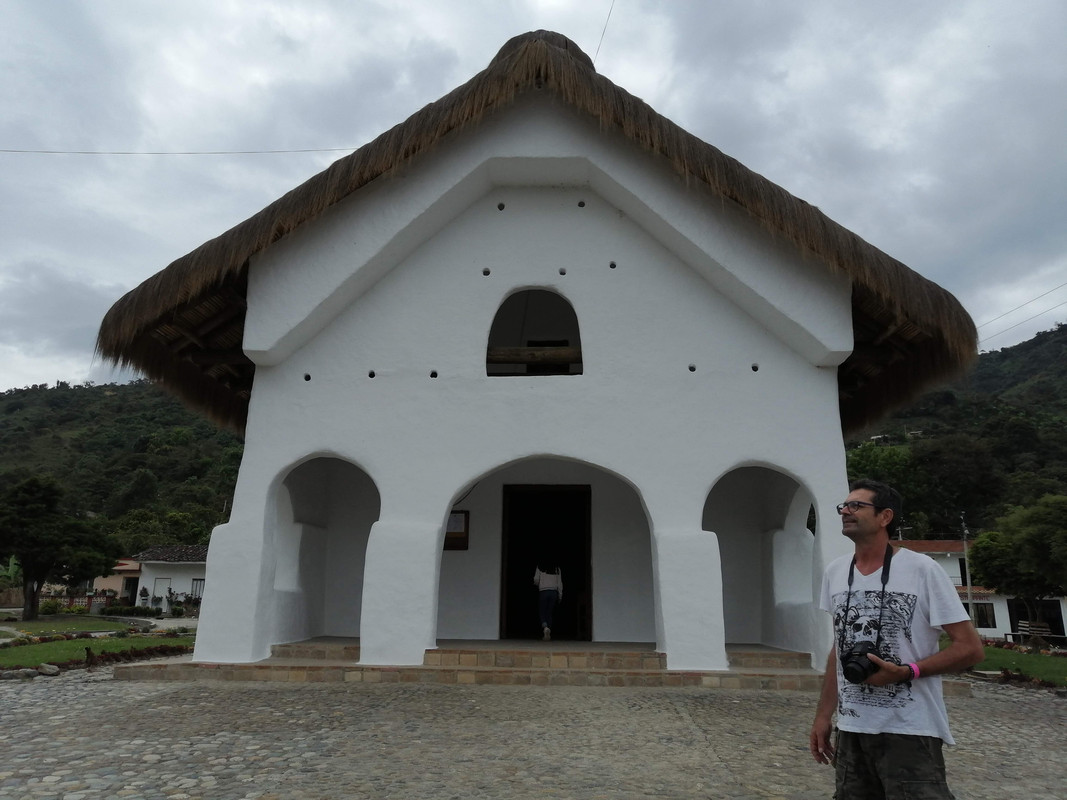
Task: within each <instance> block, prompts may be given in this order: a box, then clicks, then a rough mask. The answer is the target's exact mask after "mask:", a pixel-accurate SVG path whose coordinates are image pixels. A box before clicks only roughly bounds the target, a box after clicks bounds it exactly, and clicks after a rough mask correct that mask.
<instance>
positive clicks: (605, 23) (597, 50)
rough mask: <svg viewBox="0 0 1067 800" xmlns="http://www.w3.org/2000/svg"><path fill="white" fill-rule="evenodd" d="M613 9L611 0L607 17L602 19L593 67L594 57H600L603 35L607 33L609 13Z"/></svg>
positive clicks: (613, 0) (613, 1) (612, 0)
mask: <svg viewBox="0 0 1067 800" xmlns="http://www.w3.org/2000/svg"><path fill="white" fill-rule="evenodd" d="M614 8H615V0H611V5H610V6H608V15H607V17H605V18H604V30H602V31H601V32H600V41H599V42H597V45H596V52H595V53H593V66H594V67H595V66H596V57H597V56H598V55H600V45H602V44H604V34H605V33H607V32H608V20H610V19H611V12H612V10H613V9H614Z"/></svg>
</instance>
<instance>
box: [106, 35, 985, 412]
mask: <svg viewBox="0 0 1067 800" xmlns="http://www.w3.org/2000/svg"><path fill="white" fill-rule="evenodd" d="M528 92H542V93H543V92H551V93H553V94H554V95H555V96H556V97H557V98H558V99H559V100H560V101H561V102H563V103H565V104H567V105H568V106H570V107H571V108H573V109H574V110H575V111H576V112H578V113H580V114H583V115H586V116H588V117H590V118H592V119H593V120H595V121H596V122H597V123H598V124H599V126H600V128H601V129H602V130H605V131H615V132H618V133H620V134H622V135H623V136H624V137H626V138H627V139H629V140H630V141H631V142H633V143H634V144H635V145H637V146H638V147H640V148H642V149H644V150H646V151H648V152H649V153H653V154H656V155H658V156H660V157H662V158H663V159H664V160H665V163H667V164H669V165H670V166H671V168H673V169H674V170H675V171H676V172H677V173H678V174H679V175H681V176H683V177H684V178H685V179H686V180H687V181H688V182H690V183H693V182H699V183H700V184H703V185H704V187H705V189H707V190H710V191H711V192H712V193H714V194H717V195H718V196H720V197H721V198H722V200H723V201H728V202H731V203H734V204H736V205H737V206H738V207H740V208H741V209H743V210H744V211H745V212H747V213H748V214H749V215H751V216H752V217H753V218H755V219H756V220H758V221H759V222H760V223H761V224H762V225H763V226H765V227H766V228H767V230H768V231H769V232H771V233H773V235H775V236H777V237H783V238H785V239H786V240H788V241H791V242H793V243H794V244H795V245H796V247H797V248H798V250H799V251H800V252H802V253H804V254H805V256H806V257H808V258H814V259H817V260H818V261H820V262H821V263H823V264H825V266H826V268H827V269H828V270H830V271H832V272H834V273H843V274H844V275H846V276H847V277H848V278H849V280H850V281H851V283H852V303H853V320H854V323H853V325H854V328H855V352H853V354H852V355H851V356H850V357H849V358H848V360H846V361H845V363H844V364H842V365H841V366H840V367H839V369H838V384H839V389H840V398H841V414H842V424H843V426H844V428H845V430H846V431H848V430H855V429H857V428H859V427H862V426H863V425H865V424H867V423H869V422H871V421H873V420H875V419H877V418H878V417H879V416H882V415H884V414H885V413H886V412H887V411H889V410H891V409H892V408H894V407H897V406H899V405H902V404H904V403H907V402H908V401H909V400H911V399H913V398H914V397H916V396H917V395H918V394H920V393H921V392H922V391H923V390H924V389H926V388H928V387H929V386H930V385H932V384H933V383H936V382H939V381H943V380H947V379H949V378H951V377H953V376H954V375H956V374H958V373H960V372H961V371H963V370H964V369H965V368H966V366H967V365H968V364H969V363H970V362H971V361H972V360H973V359H974V358H975V356H976V354H977V342H976V339H977V337H976V333H975V328H974V323H973V322H972V320H971V318H970V317H969V316H968V315H967V312H966V311H964V309H963V307H962V306H961V305H960V304H959V302H958V301H957V300H956V299H955V298H954V297H953V296H952V295H951V294H949V293H948V292H946V291H945V290H944V289H942V288H941V287H939V286H937V285H936V284H934V283H932V282H930V281H928V280H926V279H924V278H922V277H921V276H920V275H918V274H916V273H915V272H913V271H912V270H910V269H909V268H908V267H906V266H905V265H904V264H902V263H900V262H899V261H897V260H896V259H893V258H891V257H890V256H888V255H886V254H885V253H883V252H882V251H881V250H879V249H877V248H876V247H873V246H872V245H870V244H868V243H867V242H865V241H863V239H861V238H860V237H858V236H856V235H855V234H853V233H851V232H850V231H848V230H846V229H845V228H843V227H841V226H840V225H838V224H837V223H836V222H834V221H833V220H831V219H829V218H828V217H826V216H825V215H824V214H823V213H822V212H821V211H819V209H817V208H815V207H814V206H811V205H809V204H808V203H805V202H804V201H803V200H800V199H798V198H796V197H794V196H793V195H791V194H790V193H789V192H787V191H785V190H784V189H782V188H781V187H780V186H778V185H776V184H774V183H772V182H771V181H769V180H767V179H766V178H764V177H762V176H761V175H758V174H756V173H754V172H752V171H751V170H749V169H748V168H747V167H745V166H744V165H742V164H741V163H739V162H738V161H736V160H734V159H733V158H730V157H729V156H727V155H724V154H723V153H722V152H720V151H719V150H718V149H716V148H715V147H713V146H711V145H710V144H707V143H706V142H703V141H701V140H700V139H698V138H697V137H695V136H693V135H692V134H689V133H687V132H686V131H684V130H682V129H681V128H680V127H678V126H677V125H675V124H674V123H672V122H671V121H670V120H668V119H666V118H665V117H662V116H660V115H659V114H657V113H656V112H655V111H654V110H653V109H652V108H651V107H650V106H648V105H647V104H646V103H645V102H643V101H642V100H640V99H638V98H636V97H634V96H633V95H631V94H629V93H628V92H626V91H624V90H623V89H621V88H619V87H618V86H616V85H615V84H613V83H612V82H611V81H609V80H608V79H607V78H604V77H603V76H601V75H598V74H597V73H596V71H595V70H594V68H593V64H592V61H591V60H590V59H589V57H588V56H587V55H586V54H585V53H583V52H582V51H581V50H580V49H579V48H578V47H577V46H576V45H575V44H574V43H573V42H571V41H570V40H568V39H567V38H566V37H564V36H562V35H560V34H558V33H552V32H550V31H536V32H533V33H527V34H523V35H521V36H516V37H515V38H513V39H511V40H510V41H509V42H507V43H506V44H505V45H504V46H503V47H502V48H501V49H500V52H499V53H498V54H497V56H496V57H495V58H494V59H493V60H492V62H491V63H490V64H489V66H488V67H487V68H486V69H485V70H483V71H482V72H480V73H479V74H477V75H475V76H474V77H473V78H472V79H471V80H469V81H468V82H467V83H465V84H463V85H462V86H460V87H459V88H457V89H455V90H454V91H452V92H450V93H449V94H447V95H446V96H444V97H443V98H441V99H440V100H438V101H436V102H434V103H430V104H429V105H428V106H426V107H425V108H423V109H421V110H420V111H418V112H417V113H415V114H413V115H412V116H411V117H409V118H408V119H407V120H405V121H404V122H402V123H400V124H399V125H397V126H396V127H394V128H393V129H391V130H389V131H386V132H385V133H383V134H382V135H381V136H379V137H378V138H377V139H375V140H374V141H372V142H370V143H369V144H367V145H365V146H363V147H361V148H360V149H359V150H357V151H356V152H354V153H352V154H351V155H348V156H346V157H344V158H341V159H339V160H338V161H336V162H334V163H333V164H332V165H331V166H330V167H329V168H327V169H326V170H324V171H323V172H320V173H319V174H318V175H315V176H314V177H313V178H311V179H310V180H308V181H306V182H305V183H303V184H302V185H300V186H298V187H297V188H295V189H293V190H292V191H290V192H289V193H288V194H286V195H284V196H283V197H281V198H279V199H278V200H276V201H275V202H273V203H271V204H270V205H269V206H267V207H266V208H264V209H263V210H262V211H260V212H259V213H257V214H255V215H254V216H252V217H250V218H248V219H247V220H245V221H244V222H242V223H240V224H238V225H236V226H234V227H233V228H231V229H230V230H228V231H226V232H225V233H223V234H222V235H221V236H218V237H216V238H214V239H212V240H210V241H208V242H205V243H204V244H202V245H200V247H198V248H196V249H195V250H193V251H192V252H191V253H189V254H187V255H185V256H183V257H182V258H179V259H178V260H177V261H175V262H174V263H172V264H171V265H170V266H168V267H167V268H166V269H164V270H163V271H161V272H159V273H157V274H155V275H153V276H152V277H151V278H149V279H148V280H146V281H145V282H144V283H142V284H141V285H140V286H138V287H137V288H136V289H134V290H133V291H131V292H129V293H127V294H126V295H125V296H124V297H122V298H121V299H120V300H119V301H118V302H117V303H115V305H114V306H112V308H111V310H110V311H109V312H108V314H107V316H106V317H105V318H104V321H103V324H102V325H101V327H100V334H99V337H98V339H97V350H98V352H99V353H100V354H101V355H103V356H104V357H105V358H107V359H108V360H110V361H112V362H115V363H118V364H122V365H124V366H133V367H135V368H137V369H138V370H140V371H141V372H143V373H144V374H145V375H147V376H148V377H150V378H152V379H154V380H157V381H159V382H161V383H162V384H163V385H164V386H165V387H166V388H168V389H169V390H171V391H172V392H174V393H175V394H177V395H179V396H180V397H182V398H183V399H184V400H185V401H186V402H187V403H189V404H190V405H192V406H194V407H196V408H198V409H200V410H202V411H204V412H205V413H207V414H208V415H209V416H211V417H212V418H214V419H215V420H216V421H218V422H220V423H223V424H226V425H229V426H231V427H233V428H236V429H238V430H240V429H242V428H243V427H244V421H245V416H246V414H247V409H248V399H249V394H250V392H251V387H252V378H253V374H254V370H255V366H254V364H253V363H252V362H251V361H250V360H249V359H248V358H247V357H246V356H245V355H244V353H243V352H242V351H241V345H242V339H243V332H244V319H245V310H246V305H245V292H246V287H247V277H248V264H249V259H250V258H251V257H252V256H253V255H255V254H256V253H259V252H261V251H262V250H264V249H266V248H267V247H269V246H270V245H271V243H272V242H275V241H277V240H278V239H279V238H281V237H282V236H285V235H286V234H287V233H290V232H292V231H293V230H295V229H297V228H299V227H300V226H301V225H303V224H304V223H307V222H309V221H311V220H314V219H316V218H317V217H318V216H319V215H321V214H322V213H323V212H324V211H325V210H326V209H328V208H329V207H330V206H332V205H334V204H335V203H338V202H340V201H341V200H343V199H345V198H346V197H348V196H349V195H351V194H352V193H353V192H356V191H358V190H359V189H360V188H361V187H363V186H365V185H366V184H368V183H369V182H370V181H373V180H375V179H376V178H382V177H384V176H388V175H389V174H390V173H391V172H392V171H394V170H396V169H397V168H399V167H401V166H403V165H405V164H407V163H410V162H411V161H412V160H414V159H417V158H420V157H421V156H423V155H424V154H425V153H426V152H428V151H430V150H431V149H433V148H434V146H435V145H437V144H438V143H439V142H440V141H441V140H442V139H444V138H445V137H447V136H449V135H450V134H453V133H455V132H456V131H460V130H463V129H464V128H468V127H471V126H474V125H477V124H478V123H479V122H480V121H482V120H484V119H485V118H486V117H488V116H489V115H490V114H492V113H494V112H496V111H497V110H499V109H503V108H507V107H508V106H510V105H512V104H513V103H514V102H515V101H516V99H517V98H519V97H520V96H521V95H524V94H526V93H528Z"/></svg>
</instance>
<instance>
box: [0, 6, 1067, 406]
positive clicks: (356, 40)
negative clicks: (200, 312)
mask: <svg viewBox="0 0 1067 800" xmlns="http://www.w3.org/2000/svg"><path fill="white" fill-rule="evenodd" d="M609 9H610V17H609ZM605 21H607V26H606V29H605ZM538 28H547V29H550V30H555V31H558V32H560V33H562V34H564V35H566V36H568V37H570V38H571V39H572V40H574V41H575V42H576V43H577V44H578V45H579V46H580V47H581V48H582V49H583V50H585V51H586V52H587V53H588V54H589V56H590V57H593V56H594V55H596V68H597V71H598V72H600V73H601V74H603V75H605V76H607V77H608V78H610V79H611V80H612V81H614V82H615V83H616V84H618V85H620V86H622V87H623V88H624V89H626V90H627V91H629V92H631V93H632V94H635V95H637V96H638V97H641V98H643V99H644V100H645V101H647V102H648V103H649V104H650V105H651V106H652V107H653V108H655V109H656V110H657V111H658V112H660V113H661V114H663V115H665V116H667V117H669V118H670V119H672V120H673V121H674V122H676V123H678V124H679V125H681V126H682V127H683V128H685V129H686V130H688V131H690V132H691V133H693V134H695V135H697V136H699V137H700V138H702V139H704V140H705V141H707V142H710V143H711V144H713V145H715V146H716V147H718V148H719V149H721V150H722V151H724V152H725V153H727V154H728V155H731V156H733V157H735V158H737V159H738V160H740V161H741V162H742V163H744V164H745V165H746V166H748V167H750V168H751V169H753V170H755V171H756V172H759V173H761V174H762V175H764V176H766V177H767V178H769V179H771V180H772V181H774V182H775V183H778V184H779V185H781V186H783V187H785V188H786V189H788V190H789V191H790V192H792V193H793V194H795V195H797V196H798V197H801V198H803V199H804V200H807V201H808V202H809V203H812V204H814V205H817V206H819V207H820V208H821V209H822V210H823V211H824V212H826V213H827V214H828V215H829V216H830V217H832V218H833V219H835V220H836V221H838V222H840V223H841V224H843V225H844V226H845V227H847V228H849V229H851V230H853V231H855V232H856V233H858V234H859V235H860V236H862V237H863V238H865V239H867V240H868V241H869V242H871V243H872V244H874V245H876V246H878V247H880V248H881V249H883V250H885V251H886V252H888V253H889V254H890V255H892V256H894V257H896V258H898V259H900V260H901V261H903V262H904V263H905V264H907V265H908V266H910V267H911V268H912V269H914V270H916V271H917V272H919V273H920V274H922V275H924V276H925V277H927V278H930V279H931V280H933V281H935V282H937V283H939V284H940V285H942V286H944V287H945V288H946V289H948V290H949V291H951V292H952V293H954V294H955V295H956V297H958V298H959V299H960V301H961V302H962V303H963V304H964V306H965V307H966V308H967V309H968V311H970V313H971V315H972V316H973V317H974V319H975V322H976V323H977V324H978V325H979V326H980V327H979V334H980V336H981V338H982V342H981V344H980V349H983V350H996V349H999V348H1002V347H1007V346H1009V345H1012V344H1016V343H1018V342H1020V341H1023V340H1025V339H1028V338H1030V337H1032V336H1033V335H1034V334H1035V333H1036V332H1038V331H1041V330H1048V329H1050V328H1053V327H1054V326H1055V324H1056V323H1058V322H1063V321H1067V146H1065V142H1067V47H1065V46H1064V34H1065V32H1067V3H1065V2H1063V0H1025V2H1022V1H1021V0H1010V1H1008V2H994V1H993V0H976V1H975V2H929V0H922V1H921V2H910V1H902V0H897V2H894V3H856V2H854V0H838V1H836V2H835V1H832V0H825V1H822V0H805V2H795V0H779V1H776V2H770V1H764V2H760V1H759V0H717V1H715V2H713V1H712V0H692V1H691V2H690V1H689V0H660V2H652V0H616V1H615V4H614V7H613V8H612V3H611V0H582V1H581V2H569V1H568V0H542V1H541V2H537V1H536V0H379V1H378V2H369V1H364V0H293V2H269V1H268V0H257V2H242V1H241V0H202V1H201V0H181V2H172V3H164V2H133V1H132V0H92V2H89V1H88V0H85V2H71V1H69V0H67V1H64V0H48V1H47V2H42V1H41V0H0V75H2V76H3V79H2V80H0V390H3V389H7V388H13V387H22V386H26V385H29V384H34V383H54V382H55V381H57V380H67V381H72V382H81V381H84V380H87V379H92V380H95V381H97V382H104V381H108V380H112V379H114V377H115V375H113V373H112V372H111V370H110V368H109V367H107V366H106V365H103V364H100V363H98V362H97V363H94V362H93V344H94V340H95V337H96V331H97V328H98V327H99V324H100V320H101V318H102V317H103V315H104V313H105V312H106V311H107V309H108V308H109V307H110V305H111V304H112V303H113V302H114V301H115V300H117V299H118V298H119V297H120V296H121V295H122V294H123V293H125V292H126V291H128V290H129V289H131V288H133V287H134V286H136V285H137V284H139V283H140V282H141V281H143V280H144V279H145V278H147V277H149V276H150V275H152V274H153V273H155V272H157V271H158V270H160V269H162V268H164V267H165V266H166V265H167V264H169V263H170V262H171V261H173V260H174V259H176V258H178V257H180V256H182V255H184V254H185V253H187V252H189V251H190V250H191V249H193V248H194V247H196V246H197V245H199V244H200V243H202V242H204V241H206V240H207V239H210V238H212V237H214V236H216V235H218V234H219V233H222V232H223V231H225V230H226V229H228V228H229V227H231V226H232V225H234V224H236V223H238V222H240V221H241V220H243V219H245V218H247V217H248V216H250V215H252V214H253V213H255V212H256V211H258V210H259V209H260V208H262V207H263V206H265V205H267V204H268V203H269V202H271V201H272V200H274V199H276V198H277V197H279V196H280V195H282V194H283V193H284V192H286V191H288V190H289V189H291V188H293V187H294V186H296V185H297V184H299V183H300V182H302V181H303V180H305V179H306V178H308V177H310V176H311V175H313V174H314V173H316V172H318V171H320V170H321V169H323V168H324V167H326V166H327V165H328V164H330V163H331V162H333V161H334V160H336V159H338V158H340V157H342V156H344V155H346V154H347V153H348V152H351V150H353V149H355V148H357V147H359V146H361V145H363V144H365V143H366V142H367V141H369V140H370V139H372V138H373V137H374V136H376V135H377V134H378V133H380V132H382V131H384V130H385V129H387V128H389V127H391V126H393V125H394V124H396V123H397V122H399V121H401V120H402V119H404V118H406V117H407V116H408V115H410V114H411V113H413V112H414V111H416V110H418V109H419V108H421V107H422V106H423V105H425V104H426V103H428V102H431V101H433V100H436V99H438V98H439V97H441V96H442V95H444V94H445V93H446V92H448V91H449V90H451V89H452V88H454V87H456V86H458V85H459V84H461V83H463V82H464V81H466V80H467V79H468V78H470V77H471V76H473V75H474V74H475V73H476V72H478V71H480V70H481V69H483V68H484V67H485V66H486V65H487V64H488V63H489V61H490V60H491V59H492V57H493V56H494V55H495V54H496V52H497V50H498V49H499V48H500V46H501V45H502V44H503V43H504V42H505V41H506V40H507V39H509V38H510V37H512V36H514V35H516V34H519V33H523V32H525V31H530V30H536V29H538ZM602 34H603V39H601V37H602ZM598 49H599V53H598ZM331 149H333V150H332V151H331ZM266 150H275V151H276V150H304V151H307V150H311V151H317V152H292V153H282V154H278V153H274V154H264V153H258V154H234V153H232V152H229V151H266ZM27 151H61V152H60V153H59V154H47V153H40V152H27ZM73 151H91V152H92V153H93V154H78V153H76V152H73ZM219 151H223V152H224V153H225V154H222V155H209V154H206V153H209V152H219ZM128 153H134V154H128ZM1024 304H1025V305H1024ZM1001 315H1003V316H1001ZM998 317H999V318H998Z"/></svg>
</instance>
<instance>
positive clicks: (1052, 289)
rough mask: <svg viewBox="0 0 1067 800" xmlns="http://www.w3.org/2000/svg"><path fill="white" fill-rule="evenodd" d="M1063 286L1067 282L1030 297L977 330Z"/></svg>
mask: <svg viewBox="0 0 1067 800" xmlns="http://www.w3.org/2000/svg"><path fill="white" fill-rule="evenodd" d="M1064 286H1067V282H1065V283H1061V284H1060V285H1059V286H1053V287H1052V288H1051V289H1049V290H1048V291H1047V292H1044V293H1042V294H1039V295H1038V296H1037V297H1031V298H1030V299H1029V300H1027V301H1026V302H1025V303H1023V304H1022V305H1018V306H1015V308H1013V309H1012V310H1011V311H1005V312H1004V313H1003V314H1001V315H1000V316H998V317H993V319H991V320H987V321H986V322H983V323H982V324H981V325H979V326H978V327H979V328H984V327H985V326H986V325H988V324H989V323H990V322H996V321H997V320H998V319H1000V317H1006V316H1008V314H1010V313H1011V312H1012V311H1018V310H1019V309H1020V308H1022V307H1023V306H1028V305H1030V304H1031V303H1032V302H1034V300H1040V299H1041V298H1042V297H1044V296H1045V295H1046V294H1052V293H1053V292H1054V291H1056V290H1057V289H1062V288H1063V287H1064ZM1049 310H1050V311H1051V310H1052V309H1049ZM1038 316H1041V314H1038ZM1031 319H1032V318H1031Z"/></svg>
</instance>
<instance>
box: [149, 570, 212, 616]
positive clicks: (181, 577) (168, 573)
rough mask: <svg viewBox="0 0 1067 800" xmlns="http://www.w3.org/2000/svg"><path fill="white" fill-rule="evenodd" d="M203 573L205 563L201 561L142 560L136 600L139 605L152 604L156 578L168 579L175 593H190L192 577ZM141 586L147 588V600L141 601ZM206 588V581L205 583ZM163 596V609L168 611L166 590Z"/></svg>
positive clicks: (200, 575) (202, 575) (201, 575)
mask: <svg viewBox="0 0 1067 800" xmlns="http://www.w3.org/2000/svg"><path fill="white" fill-rule="evenodd" d="M204 575H205V565H204V564H203V563H181V562H177V563H168V562H142V563H141V575H140V580H139V583H138V586H137V593H138V597H137V602H138V603H139V604H140V605H151V604H152V592H153V590H154V587H155V586H156V585H157V584H156V581H157V579H167V580H170V589H171V591H172V592H174V593H175V594H181V593H182V592H184V593H186V594H191V593H192V591H193V579H194V578H203V577H204ZM141 587H145V588H147V589H148V594H149V597H148V601H147V602H143V601H142V600H141V598H140V591H141ZM205 589H206V583H205ZM160 596H161V597H163V603H162V606H163V610H164V611H169V610H170V605H169V603H168V602H167V597H166V592H163V593H162V594H161V595H160Z"/></svg>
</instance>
